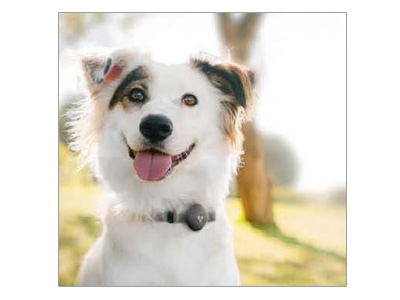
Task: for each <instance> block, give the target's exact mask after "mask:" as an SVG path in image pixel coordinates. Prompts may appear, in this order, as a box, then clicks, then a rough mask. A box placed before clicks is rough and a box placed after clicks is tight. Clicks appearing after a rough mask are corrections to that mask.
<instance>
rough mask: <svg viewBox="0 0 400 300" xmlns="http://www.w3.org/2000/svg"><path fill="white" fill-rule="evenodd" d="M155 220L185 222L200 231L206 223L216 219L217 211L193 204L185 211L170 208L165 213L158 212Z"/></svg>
mask: <svg viewBox="0 0 400 300" xmlns="http://www.w3.org/2000/svg"><path fill="white" fill-rule="evenodd" d="M153 220H154V221H156V222H167V223H170V224H174V223H185V224H186V225H187V226H188V227H189V228H190V229H191V230H193V231H199V230H201V229H203V227H204V226H205V225H206V223H208V222H213V221H215V211H213V210H212V211H209V212H207V211H206V210H205V209H204V207H203V206H201V205H200V204H192V205H191V206H189V208H188V209H187V210H186V211H185V212H183V213H178V212H176V211H173V210H169V211H167V212H165V213H158V214H156V215H155V217H154V218H153Z"/></svg>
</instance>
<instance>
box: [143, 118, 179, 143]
mask: <svg viewBox="0 0 400 300" xmlns="http://www.w3.org/2000/svg"><path fill="white" fill-rule="evenodd" d="M139 129H140V132H141V133H142V134H143V136H144V137H146V138H147V139H149V140H150V141H152V142H161V141H163V140H165V139H166V138H167V137H169V136H170V135H171V133H172V129H173V126H172V122H171V120H170V119H168V118H167V117H165V116H163V115H148V116H147V117H145V118H143V119H142V121H141V122H140V126H139Z"/></svg>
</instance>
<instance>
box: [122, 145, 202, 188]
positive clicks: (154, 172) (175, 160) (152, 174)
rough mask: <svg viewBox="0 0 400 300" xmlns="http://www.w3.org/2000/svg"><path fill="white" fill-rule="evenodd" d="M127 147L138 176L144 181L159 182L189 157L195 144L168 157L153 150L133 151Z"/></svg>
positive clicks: (166, 154) (161, 152)
mask: <svg viewBox="0 0 400 300" xmlns="http://www.w3.org/2000/svg"><path fill="white" fill-rule="evenodd" d="M127 146H128V151H129V156H130V157H131V158H132V159H133V167H134V169H135V171H136V173H137V174H138V176H139V177H140V178H141V179H143V180H146V181H159V180H162V179H164V178H165V177H167V176H168V175H170V174H171V172H172V171H173V169H174V168H175V167H176V166H177V165H179V164H180V163H181V162H182V161H184V160H185V159H186V158H187V157H188V156H189V155H190V153H191V152H192V150H193V148H194V146H195V144H194V143H193V144H191V145H190V146H189V147H188V148H187V149H186V150H185V151H183V152H182V153H179V154H178V155H169V154H168V153H165V152H163V151H160V150H158V149H153V148H150V149H146V150H141V151H134V150H133V149H132V148H130V147H129V145H128V144H127Z"/></svg>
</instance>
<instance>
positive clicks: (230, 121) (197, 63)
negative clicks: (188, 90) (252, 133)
mask: <svg viewBox="0 0 400 300" xmlns="http://www.w3.org/2000/svg"><path fill="white" fill-rule="evenodd" d="M190 64H191V65H192V66H193V67H195V68H197V69H198V70H200V71H201V72H202V73H203V74H205V75H206V76H207V78H208V79H209V80H210V82H211V84H212V85H213V86H214V87H215V88H217V89H218V90H219V91H220V92H221V93H222V100H221V104H222V107H223V128H224V132H225V134H226V136H227V138H228V140H229V141H230V142H231V144H232V145H233V146H234V147H235V148H236V149H238V150H239V151H241V148H242V139H243V137H242V132H241V126H242V124H243V122H244V121H245V120H246V119H247V118H248V117H249V114H250V110H251V107H252V104H253V87H254V74H253V72H251V71H250V70H248V69H247V68H245V67H243V66H240V65H238V64H234V63H223V64H214V63H211V62H210V61H208V60H204V59H196V58H195V59H191V60H190Z"/></svg>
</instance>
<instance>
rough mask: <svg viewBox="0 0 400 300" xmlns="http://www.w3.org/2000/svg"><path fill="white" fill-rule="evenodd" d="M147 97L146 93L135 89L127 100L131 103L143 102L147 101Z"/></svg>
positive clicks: (130, 92)
mask: <svg viewBox="0 0 400 300" xmlns="http://www.w3.org/2000/svg"><path fill="white" fill-rule="evenodd" d="M145 97H146V95H145V94H144V91H143V90H142V89H139V88H134V89H131V90H130V91H129V93H128V95H127V98H128V100H129V101H131V102H135V103H136V102H143V101H144V99H145Z"/></svg>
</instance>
